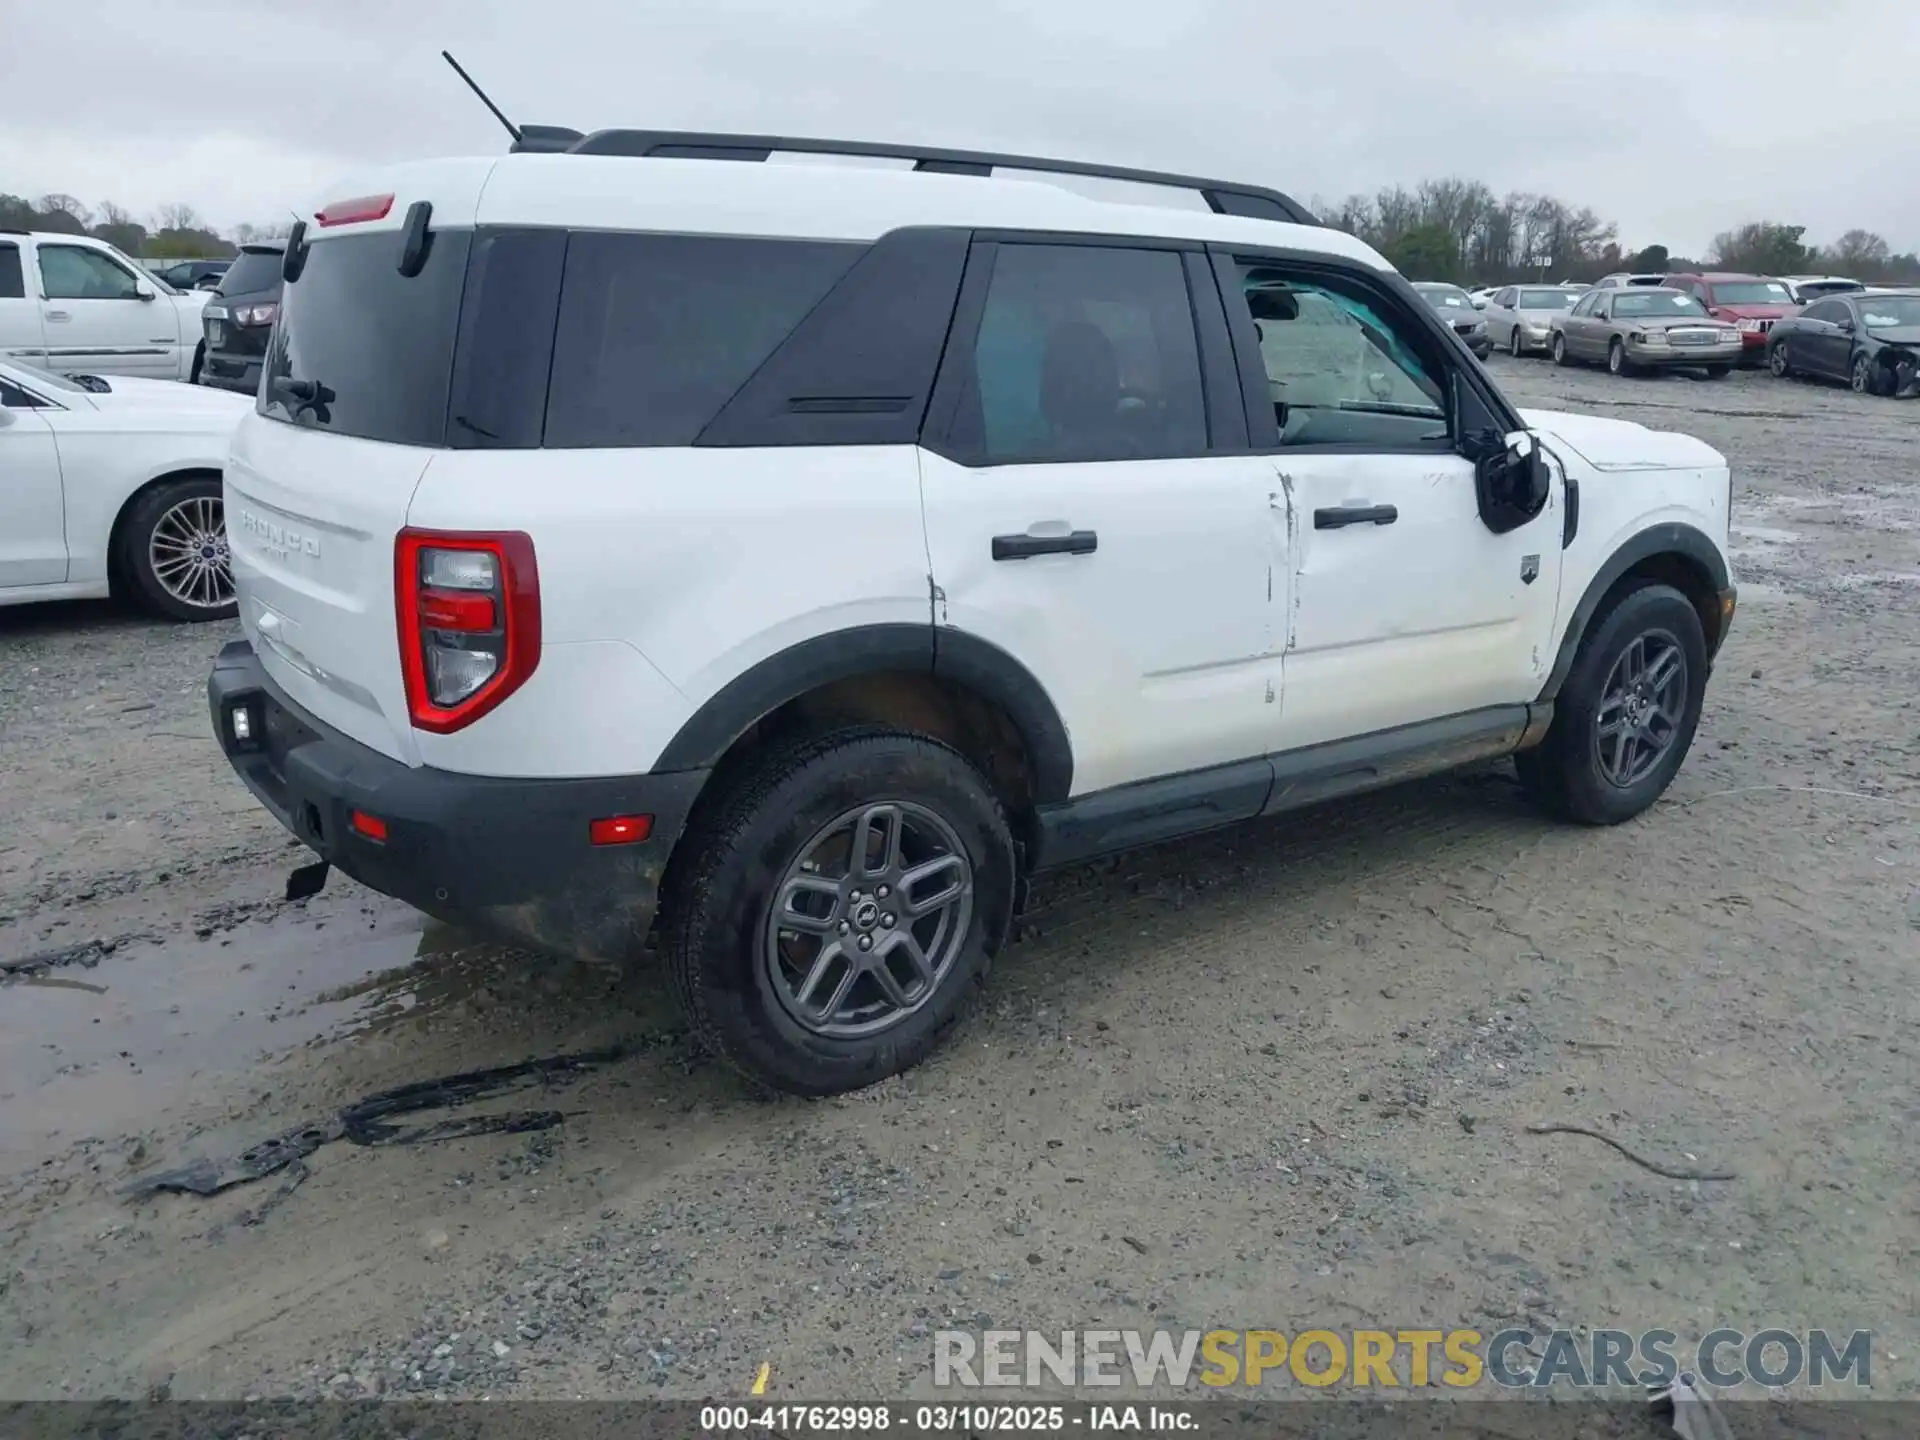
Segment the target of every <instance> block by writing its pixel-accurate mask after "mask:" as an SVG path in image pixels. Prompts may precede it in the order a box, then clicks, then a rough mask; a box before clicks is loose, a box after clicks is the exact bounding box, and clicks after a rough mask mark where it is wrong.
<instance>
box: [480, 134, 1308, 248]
mask: <svg viewBox="0 0 1920 1440" xmlns="http://www.w3.org/2000/svg"><path fill="white" fill-rule="evenodd" d="M521 133H522V136H523V137H524V138H523V139H522V140H521V142H520V143H518V144H516V145H514V146H513V149H514V150H516V151H535V152H539V151H544V152H547V153H554V152H564V153H566V154H569V155H630V156H653V157H656V158H658V159H663V160H665V159H680V160H747V161H763V160H765V159H766V158H767V157H768V156H770V155H772V154H774V153H775V152H776V151H779V152H785V153H789V154H792V153H799V154H806V155H847V156H863V157H864V156H874V157H879V158H882V159H888V160H911V161H913V168H914V169H915V170H924V171H929V172H933V173H936V174H941V175H982V176H986V175H991V174H993V172H994V170H995V168H996V167H999V168H1003V169H1011V170H1033V171H1038V172H1041V173H1043V174H1050V175H1085V176H1091V177H1094V178H1097V179H1102V180H1126V181H1131V182H1133V183H1135V184H1139V185H1164V186H1167V187H1169V188H1171V189H1177V190H1197V191H1198V192H1199V193H1200V195H1201V197H1202V198H1203V199H1205V200H1206V202H1207V206H1208V208H1209V209H1211V210H1212V211H1213V212H1214V213H1215V214H1218V215H1244V216H1248V217H1251V218H1253V219H1256V220H1285V221H1290V222H1292V223H1293V224H1296V225H1318V224H1319V223H1320V222H1319V220H1318V219H1316V218H1315V217H1314V215H1313V214H1312V213H1311V212H1310V211H1309V210H1308V209H1307V208H1306V207H1305V206H1304V205H1301V204H1300V203H1299V202H1297V201H1295V200H1293V199H1291V198H1290V197H1288V196H1286V195H1283V194H1281V193H1280V192H1279V191H1278V190H1267V189H1264V188H1262V187H1260V186H1258V185H1241V184H1238V183H1235V182H1233V181H1227V180H1202V179H1198V178H1196V177H1194V176H1191V175H1169V174H1163V173H1161V172H1159V171H1155V170H1129V169H1125V168H1122V167H1120V166H1117V165H1095V164H1090V163H1089V162H1087V161H1084V160H1048V159H1043V158H1041V157H1039V156H1034V155H1000V154H995V153H993V152H991V151H984V150H940V149H935V148H932V147H930V146H924V145H881V144H875V143H873V142H871V141H865V140H810V139H804V138H799V137H795V136H790V135H725V134H708V133H705V132H702V131H694V130H596V131H594V132H593V133H592V134H591V135H586V136H581V135H580V134H579V132H578V131H574V130H567V129H565V128H563V127H561V126H557V125H526V126H522V127H521ZM568 137H574V138H572V139H571V140H569V139H568Z"/></svg>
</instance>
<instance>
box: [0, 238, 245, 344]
mask: <svg viewBox="0 0 1920 1440" xmlns="http://www.w3.org/2000/svg"><path fill="white" fill-rule="evenodd" d="M207 293H208V292H206V291H204V290H201V291H179V290H175V289H174V288H173V287H171V286H169V285H167V284H166V283H165V282H163V281H161V280H159V279H158V278H157V277H155V276H154V275H152V274H151V273H149V272H148V271H146V270H143V269H141V268H140V266H139V265H138V264H136V263H135V262H134V261H132V260H130V259H128V258H127V257H126V256H125V255H123V254H121V253H120V251H118V250H116V249H114V247H113V246H111V245H109V244H107V243H106V242H105V241H104V240H95V239H93V238H92V237H91V236H87V235H55V234H48V233H45V232H41V231H25V230H0V360H11V361H14V362H15V363H17V364H22V365H32V366H37V367H38V368H40V369H43V370H51V371H53V372H54V373H56V374H60V375H76V374H91V375H136V376H142V377H145V378H147V379H153V380H189V381H191V380H194V379H197V378H198V375H199V370H200V357H201V353H202V333H201V324H200V310H201V307H202V306H204V305H205V304H206V303H207Z"/></svg>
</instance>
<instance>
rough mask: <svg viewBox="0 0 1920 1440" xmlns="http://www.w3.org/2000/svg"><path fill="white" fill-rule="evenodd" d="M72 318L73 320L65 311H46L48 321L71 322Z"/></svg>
mask: <svg viewBox="0 0 1920 1440" xmlns="http://www.w3.org/2000/svg"><path fill="white" fill-rule="evenodd" d="M72 318H73V316H71V315H69V314H68V313H67V312H66V311H64V310H49V311H47V319H49V320H71V319H72Z"/></svg>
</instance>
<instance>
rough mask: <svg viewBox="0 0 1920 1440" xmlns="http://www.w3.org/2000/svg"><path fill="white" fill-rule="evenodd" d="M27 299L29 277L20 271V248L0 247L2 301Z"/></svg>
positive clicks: (0, 292) (16, 246)
mask: <svg viewBox="0 0 1920 1440" xmlns="http://www.w3.org/2000/svg"><path fill="white" fill-rule="evenodd" d="M26 298H27V277H26V276H25V275H24V274H22V273H21V270H20V247H19V246H18V245H0V300H24V299H26Z"/></svg>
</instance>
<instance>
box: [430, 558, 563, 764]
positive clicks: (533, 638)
mask: <svg viewBox="0 0 1920 1440" xmlns="http://www.w3.org/2000/svg"><path fill="white" fill-rule="evenodd" d="M394 596H395V600H396V603H397V606H398V616H397V618H398V620H399V627H400V668H401V672H402V673H403V674H404V675H405V677H406V685H407V713H408V716H409V718H410V719H411V720H412V722H413V726H414V728H415V729H416V730H427V731H431V732H432V733H434V734H436V735H445V734H447V733H448V732H450V731H454V730H458V729H460V728H461V727H462V726H465V725H471V724H472V723H473V722H474V721H475V720H478V719H479V718H480V717H481V716H482V715H484V714H486V713H487V712H488V711H489V710H491V709H493V708H494V706H496V705H498V704H499V703H500V702H501V701H502V700H505V699H506V698H507V696H509V695H511V694H512V693H513V692H514V691H515V690H518V689H519V688H520V687H521V686H522V685H524V684H525V683H526V680H527V677H528V676H529V675H531V674H533V671H534V667H535V666H536V665H538V664H539V663H540V574H539V571H538V569H536V567H535V565H534V559H533V541H532V540H531V539H529V538H528V537H527V536H525V535H522V534H519V533H517V532H482V533H476V534H465V533H447V532H441V531H436V530H402V531H401V532H400V535H399V538H398V539H397V540H396V541H395V543H394Z"/></svg>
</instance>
